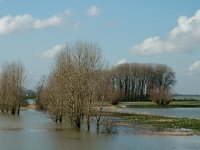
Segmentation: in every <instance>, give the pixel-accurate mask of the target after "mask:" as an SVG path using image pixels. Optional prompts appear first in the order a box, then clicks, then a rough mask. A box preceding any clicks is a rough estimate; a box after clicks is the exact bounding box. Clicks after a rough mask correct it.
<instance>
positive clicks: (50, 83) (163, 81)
mask: <svg viewBox="0 0 200 150" xmlns="http://www.w3.org/2000/svg"><path fill="white" fill-rule="evenodd" d="M44 81H45V78H43V79H42V80H41V83H40V86H39V87H38V101H39V104H40V105H41V106H42V108H43V109H46V110H47V111H48V112H49V114H50V115H51V117H52V119H53V120H54V121H55V122H60V123H62V121H63V118H67V120H68V122H70V124H71V125H72V126H73V127H77V128H80V127H81V124H82V123H83V122H84V121H85V122H86V124H87V128H88V129H90V126H91V122H92V121H95V122H96V127H97V130H99V127H100V125H101V121H102V114H103V104H104V102H105V101H106V100H109V101H112V103H113V104H115V103H117V102H118V101H119V100H148V99H151V98H153V100H156V102H157V103H158V104H162V102H161V103H160V101H163V100H162V99H163V97H159V98H158V99H157V97H155V96H156V94H157V93H159V94H160V93H161V92H162V94H163V93H169V91H170V89H171V87H172V86H173V85H174V83H175V73H174V71H173V70H172V69H171V68H170V67H168V66H166V65H155V64H122V65H119V66H115V67H113V68H111V69H105V68H104V61H103V59H102V57H101V53H100V48H99V46H98V45H97V44H94V43H88V42H77V43H75V44H74V45H66V47H65V48H64V49H63V50H62V51H60V52H59V53H58V55H57V57H56V59H55V64H54V66H53V68H52V70H51V72H50V74H49V76H48V77H47V78H46V81H45V82H44ZM165 97H167V96H166V95H165ZM163 104H165V103H163Z"/></svg>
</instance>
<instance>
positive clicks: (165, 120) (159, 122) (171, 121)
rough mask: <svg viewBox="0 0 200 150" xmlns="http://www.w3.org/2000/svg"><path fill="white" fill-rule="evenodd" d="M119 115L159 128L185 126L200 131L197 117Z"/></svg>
mask: <svg viewBox="0 0 200 150" xmlns="http://www.w3.org/2000/svg"><path fill="white" fill-rule="evenodd" d="M121 116H122V117H123V118H124V119H125V120H126V121H128V122H131V123H137V124H143V125H151V126H153V127H159V128H173V129H181V128H185V129H192V130H195V131H200V120H198V119H186V118H173V117H164V116H155V115H144V114H121Z"/></svg>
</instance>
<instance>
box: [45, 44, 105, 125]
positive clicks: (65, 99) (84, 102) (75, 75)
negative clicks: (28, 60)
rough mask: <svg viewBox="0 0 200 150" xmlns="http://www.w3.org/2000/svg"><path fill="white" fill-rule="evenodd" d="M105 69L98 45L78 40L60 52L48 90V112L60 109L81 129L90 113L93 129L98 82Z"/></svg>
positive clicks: (88, 118) (49, 80) (88, 121)
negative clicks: (99, 75) (102, 70)
mask: <svg viewBox="0 0 200 150" xmlns="http://www.w3.org/2000/svg"><path fill="white" fill-rule="evenodd" d="M101 69H102V59H101V55H100V48H99V47H98V45H97V44H94V43H87V42H77V43H75V44H74V45H66V47H65V48H64V50H63V51H61V52H60V53H59V54H58V55H57V57H56V63H55V66H54V67H53V69H52V72H51V74H50V77H49V79H48V82H47V90H46V92H48V93H49V92H50V93H49V95H51V97H49V98H48V105H49V106H48V107H47V108H48V111H50V112H51V113H52V112H54V114H55V112H58V110H59V112H61V113H59V114H62V115H66V116H67V118H68V120H69V121H70V122H71V125H72V126H74V127H77V128H80V126H81V124H82V119H83V116H87V124H88V128H89V126H90V125H89V123H90V117H91V108H92V102H93V99H94V92H93V91H94V84H95V82H96V79H97V75H98V74H99V72H100V71H101ZM51 90H53V91H54V92H53V91H51ZM46 95H47V94H46ZM50 104H52V106H54V107H50ZM50 108H52V109H50ZM60 108H62V109H60ZM55 110H57V111H55Z"/></svg>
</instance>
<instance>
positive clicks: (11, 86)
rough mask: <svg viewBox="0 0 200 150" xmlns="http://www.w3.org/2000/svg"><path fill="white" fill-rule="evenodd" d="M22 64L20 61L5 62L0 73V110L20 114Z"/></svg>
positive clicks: (22, 81) (23, 70)
mask: <svg viewBox="0 0 200 150" xmlns="http://www.w3.org/2000/svg"><path fill="white" fill-rule="evenodd" d="M24 72H25V69H24V66H23V64H22V62H21V61H17V62H12V63H6V64H5V65H4V66H3V71H2V73H1V80H0V81H1V83H0V85H1V86H0V87H1V93H0V99H1V106H2V108H1V111H2V112H4V111H6V112H7V113H8V112H9V111H10V112H11V114H13V115H15V113H16V112H17V114H18V115H19V114H20V106H21V102H22V100H23V92H22V89H23V83H24Z"/></svg>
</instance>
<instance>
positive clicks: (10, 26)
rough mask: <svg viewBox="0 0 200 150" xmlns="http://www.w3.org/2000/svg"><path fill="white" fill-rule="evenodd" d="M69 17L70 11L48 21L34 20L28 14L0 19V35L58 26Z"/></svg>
mask: <svg viewBox="0 0 200 150" xmlns="http://www.w3.org/2000/svg"><path fill="white" fill-rule="evenodd" d="M70 15H71V11H70V10H68V11H65V12H64V13H63V14H62V15H55V16H52V17H50V18H48V19H35V18H33V17H32V15H30V14H24V15H18V16H14V17H13V16H10V15H7V16H4V17H2V18H0V35H5V34H11V33H16V32H22V31H26V30H30V29H44V28H47V27H53V26H59V25H61V24H62V23H64V21H65V20H66V19H67V17H69V16H70Z"/></svg>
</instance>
